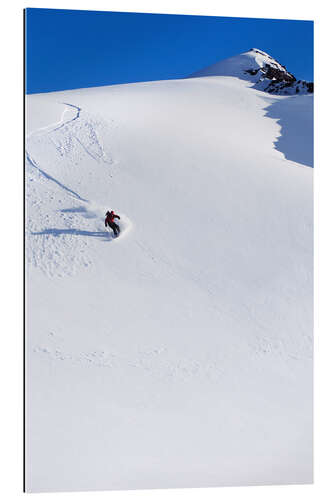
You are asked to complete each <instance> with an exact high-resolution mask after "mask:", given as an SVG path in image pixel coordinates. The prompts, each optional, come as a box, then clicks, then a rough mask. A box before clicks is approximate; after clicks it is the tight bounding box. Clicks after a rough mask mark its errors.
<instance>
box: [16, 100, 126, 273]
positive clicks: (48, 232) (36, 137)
mask: <svg viewBox="0 0 333 500" xmlns="http://www.w3.org/2000/svg"><path fill="white" fill-rule="evenodd" d="M63 104H64V105H65V106H67V107H70V108H73V109H74V110H75V111H76V113H75V116H74V117H73V118H71V119H69V120H65V114H66V110H65V111H64V112H63V114H62V120H63V121H62V122H58V123H56V124H54V125H49V126H47V127H42V128H40V129H38V130H36V131H34V132H32V133H31V134H30V135H29V136H28V137H27V144H26V160H27V164H26V165H27V174H28V179H27V183H26V186H27V189H26V193H27V199H29V203H30V206H31V207H32V209H34V214H33V217H30V214H28V219H27V261H28V263H30V264H33V265H34V266H36V267H39V268H40V269H41V270H42V271H43V272H45V273H46V274H47V275H48V276H50V277H52V276H58V277H62V276H66V275H73V274H75V273H76V271H77V269H78V268H82V267H89V266H91V265H92V264H93V256H92V255H93V254H92V253H91V252H90V249H89V242H88V241H89V240H90V239H91V238H93V239H94V240H96V239H98V240H100V241H106V242H110V241H112V240H114V239H115V238H114V237H113V236H112V235H111V234H110V230H109V231H107V230H106V229H105V228H104V224H103V222H104V221H103V216H104V207H97V205H96V204H95V203H94V202H92V201H91V200H88V199H87V198H85V197H83V196H81V195H80V194H79V193H78V192H77V191H75V190H74V189H72V188H71V187H69V186H68V185H66V184H65V182H63V181H62V180H59V179H58V178H56V177H55V176H54V175H52V174H51V173H49V171H48V168H50V169H52V170H54V171H57V168H56V166H54V165H52V163H50V164H49V165H45V166H44V165H43V163H40V161H39V160H36V158H38V153H39V148H44V149H45V147H46V149H47V151H48V154H49V156H50V158H52V156H54V149H55V150H56V151H57V153H58V155H60V157H61V159H60V162H61V163H62V164H65V167H67V168H68V169H72V168H75V167H76V166H77V164H80V163H81V164H82V163H83V162H85V161H86V160H85V156H88V157H89V160H90V161H91V160H93V161H94V162H97V163H99V162H101V161H102V162H103V163H106V164H109V165H112V164H113V161H112V160H111V158H110V157H109V156H108V155H107V153H106V152H105V150H104V148H103V145H102V143H101V140H100V139H99V138H98V128H99V127H101V126H102V127H107V126H108V125H107V124H106V123H105V122H101V121H99V120H98V119H96V118H95V117H92V116H91V115H90V114H89V113H86V112H84V111H83V110H82V108H81V107H79V106H76V105H74V104H71V103H68V102H64V103H63ZM34 150H35V153H34ZM44 157H45V153H44ZM92 168H93V167H92ZM63 170H64V169H63ZM96 194H98V193H96ZM56 197H59V205H61V206H63V205H65V206H66V205H67V206H68V205H70V208H68V209H62V210H60V211H57V213H54V209H53V208H51V209H50V211H48V208H47V207H48V205H50V207H51V205H52V203H53V201H54V199H55V198H56ZM31 198H32V199H31ZM41 200H43V204H42V203H41ZM75 201H79V202H80V203H81V205H80V206H75V205H73V202H75ZM82 204H83V205H82ZM92 207H93V208H92ZM96 207H97V210H96ZM37 211H38V215H37V214H36V212H37ZM125 219H126V221H127V223H126V225H124V221H125ZM51 220H52V225H50V223H51ZM37 221H38V222H37ZM45 222H48V223H49V226H48V227H45ZM122 226H123V231H122V232H121V234H120V236H119V237H118V238H117V239H119V238H122V237H123V236H124V235H125V234H126V233H127V231H128V229H129V227H130V221H129V220H128V219H127V218H126V217H125V216H123V221H122ZM34 238H38V239H39V243H38V244H36V243H35V242H33V241H32V239H34ZM88 238H89V240H88Z"/></svg>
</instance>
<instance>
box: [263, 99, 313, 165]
mask: <svg viewBox="0 0 333 500" xmlns="http://www.w3.org/2000/svg"><path fill="white" fill-rule="evenodd" d="M265 111H266V115H265V116H268V117H269V118H273V119H275V120H277V123H278V124H279V125H280V126H281V130H280V136H279V137H277V139H276V141H275V142H274V146H275V149H277V150H278V151H280V152H281V153H283V154H284V156H285V158H286V159H287V160H291V161H294V162H297V163H301V164H302V165H305V166H307V167H312V168H313V96H308V95H306V96H290V97H288V98H286V99H283V100H279V101H276V102H273V103H271V104H270V105H269V106H267V108H265Z"/></svg>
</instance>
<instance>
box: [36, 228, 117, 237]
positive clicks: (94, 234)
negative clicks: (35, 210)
mask: <svg viewBox="0 0 333 500" xmlns="http://www.w3.org/2000/svg"><path fill="white" fill-rule="evenodd" d="M31 234H33V235H34V236H37V235H38V236H43V235H44V236H45V235H51V236H61V235H63V234H69V235H72V236H92V237H94V238H103V239H105V240H110V239H113V235H112V234H111V233H110V232H108V231H83V230H81V229H56V228H49V229H44V230H43V231H38V232H32V233H31Z"/></svg>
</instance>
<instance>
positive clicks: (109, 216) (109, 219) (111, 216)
mask: <svg viewBox="0 0 333 500" xmlns="http://www.w3.org/2000/svg"><path fill="white" fill-rule="evenodd" d="M105 215H106V217H105V227H107V226H109V227H111V229H113V234H114V235H115V236H118V234H119V233H120V227H119V226H118V224H116V223H115V221H114V220H115V219H120V217H119V215H117V214H115V213H114V211H113V210H111V212H109V211H107V212H106V214H105Z"/></svg>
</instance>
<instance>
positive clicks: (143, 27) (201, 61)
mask: <svg viewBox="0 0 333 500" xmlns="http://www.w3.org/2000/svg"><path fill="white" fill-rule="evenodd" d="M252 47H256V48H258V49H262V50H264V51H265V52H268V53H269V54H270V55H271V56H272V57H274V58H276V59H277V60H278V61H279V62H280V63H281V64H283V65H284V66H286V67H287V69H288V70H289V71H290V72H291V73H293V74H294V75H295V76H296V78H299V79H304V80H311V81H312V80H313V23H312V22H311V21H292V20H290V21H287V20H273V19H248V18H231V17H204V16H178V15H164V14H134V13H118V12H94V11H79V10H57V9H27V11H26V88H27V93H36V92H51V91H54V90H65V89H74V88H83V87H97V86H100V85H112V84H119V83H130V82H137V81H149V80H164V79H172V78H182V77H186V76H188V75H189V74H191V73H193V72H194V71H196V70H199V69H201V68H203V67H205V66H208V65H210V64H213V63H215V62H217V61H219V60H221V59H225V58H226V57H231V56H233V55H236V54H239V53H241V52H245V51H247V50H248V49H250V48H252Z"/></svg>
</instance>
